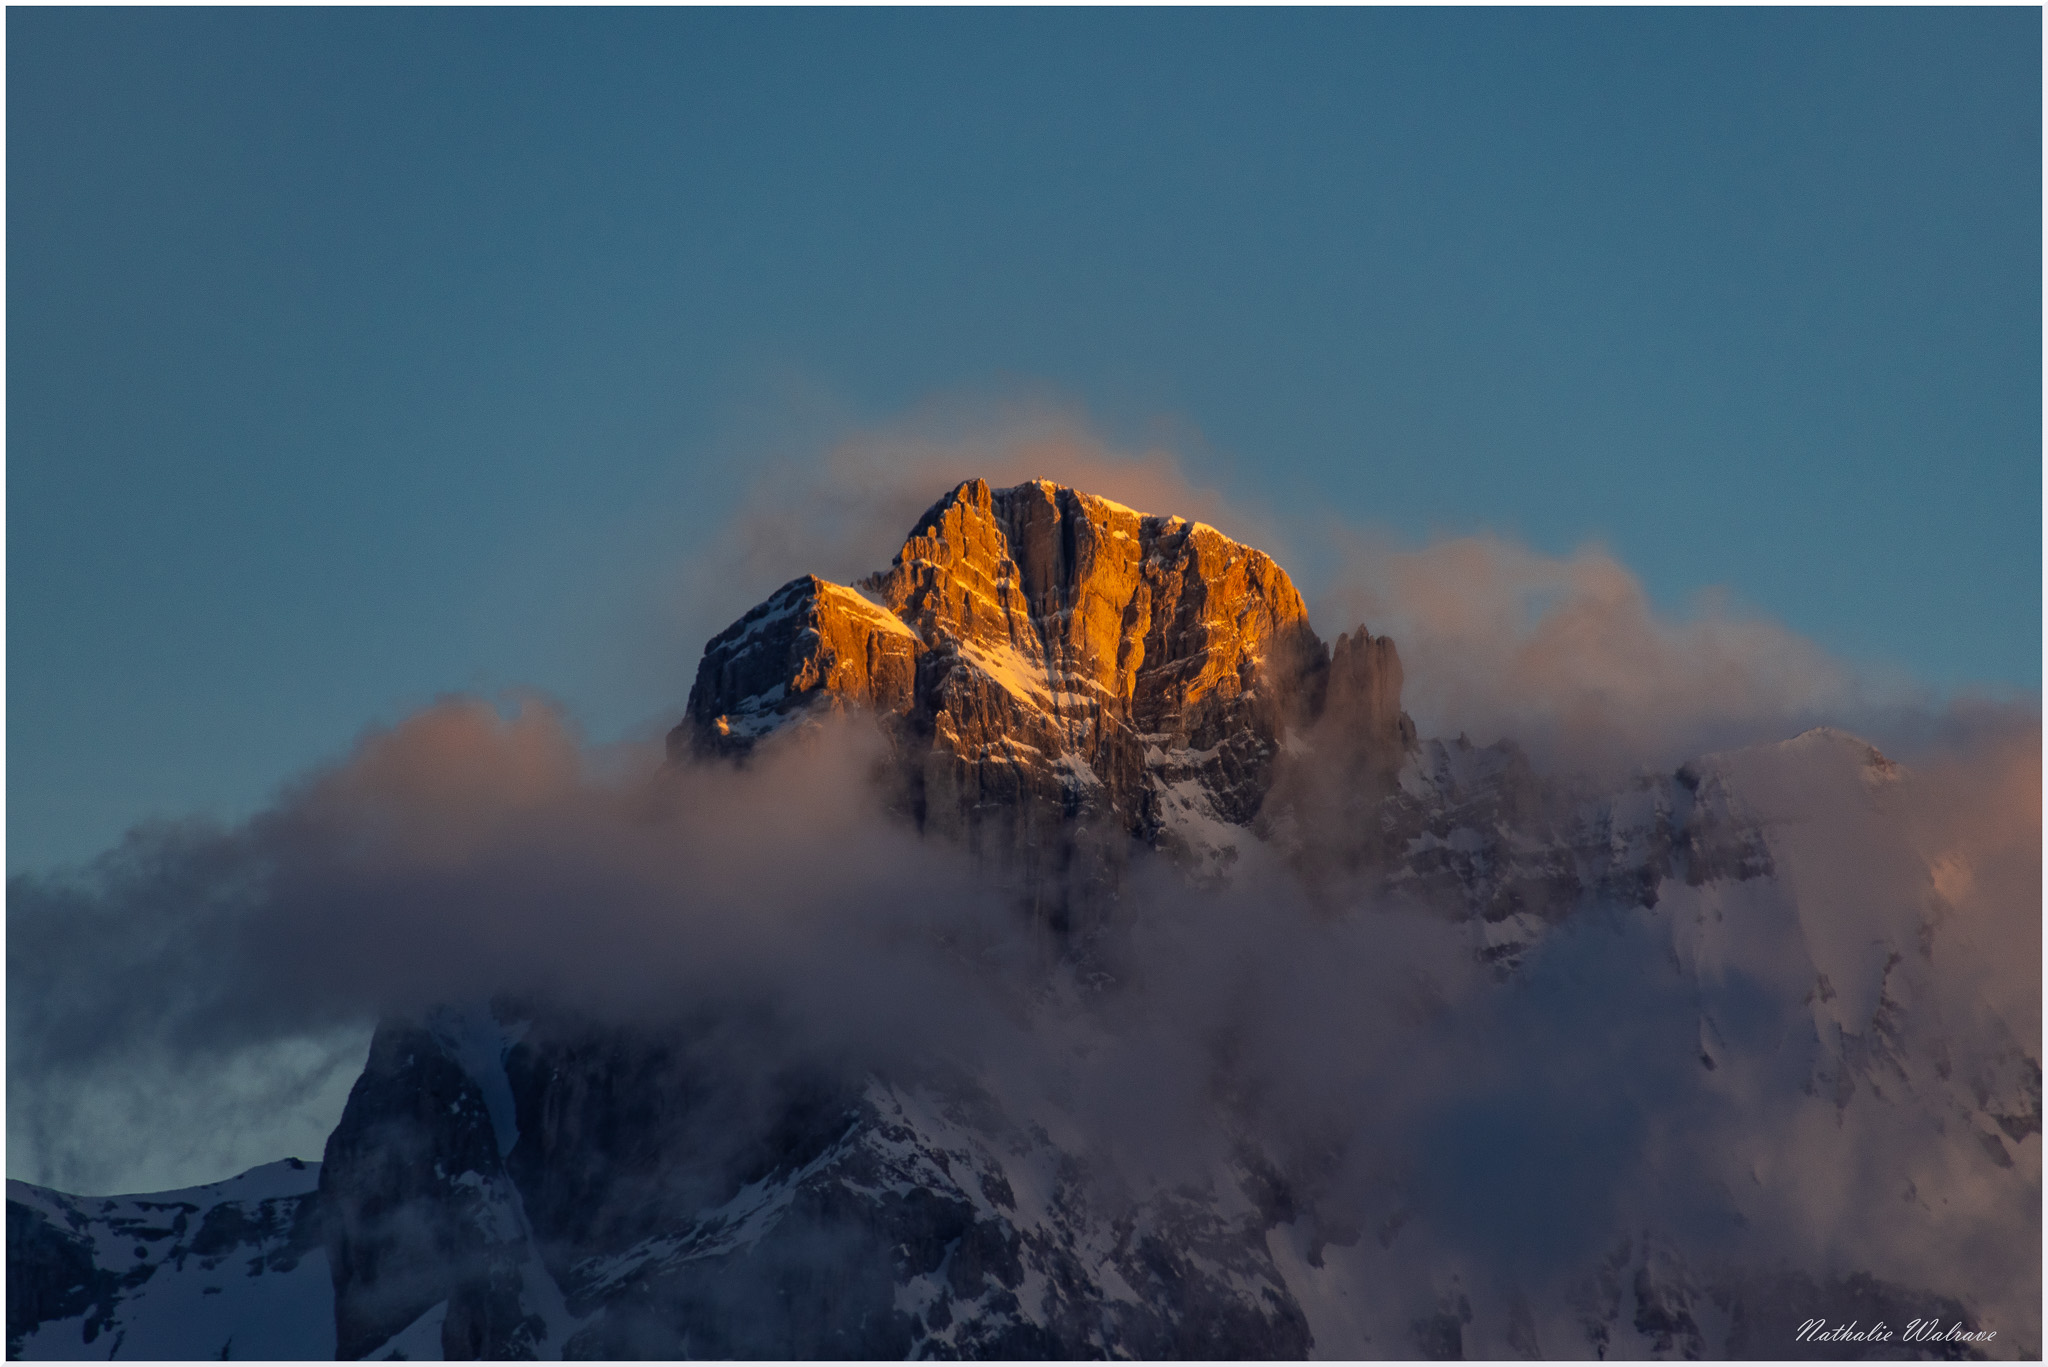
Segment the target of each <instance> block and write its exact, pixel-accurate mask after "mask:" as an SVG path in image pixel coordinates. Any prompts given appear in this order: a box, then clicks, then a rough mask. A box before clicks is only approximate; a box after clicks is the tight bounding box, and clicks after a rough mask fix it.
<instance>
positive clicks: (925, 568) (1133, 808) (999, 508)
mask: <svg viewBox="0 0 2048 1367" xmlns="http://www.w3.org/2000/svg"><path fill="white" fill-rule="evenodd" d="M1339 646H1340V648H1339V651H1338V655H1337V658H1336V660H1335V662H1334V666H1333V662H1332V659H1331V656H1330V653H1329V650H1328V649H1327V647H1325V646H1324V644H1323V643H1322V641H1321V640H1320V639H1318V638H1317V636H1316V633H1315V631H1314V630H1313V629H1312V628H1311V627H1310V626H1309V622H1308V613H1307V609H1306V608H1305V607H1304V606H1303V604H1302V600H1301V595H1300V594H1299V593H1298V592H1297V591H1296V590H1295V587H1294V584H1293V582H1292V581H1291V580H1290V579H1289V578H1288V577H1287V573H1286V571H1285V570H1283V569H1281V568H1280V567H1279V566H1278V565H1277V564H1275V563H1274V562H1273V560H1272V559H1271V557H1269V556H1267V555H1266V554H1264V553H1263V552H1261V551H1258V550H1254V549H1253V548H1251V547H1249V546H1246V545H1243V544H1241V543H1239V542H1236V541H1233V540H1231V539H1230V538H1229V537H1226V536H1224V535H1223V534H1222V533H1221V532H1219V531H1217V530H1216V529H1215V528H1213V527H1209V526H1207V525H1205V524H1202V523H1199V522H1189V521H1187V520H1186V519H1184V518H1178V517H1158V516H1151V515H1147V514H1143V513H1139V512H1135V511H1133V510H1132V509H1129V508H1126V507H1124V506H1123V505H1121V504H1118V503H1113V502H1110V501H1109V500H1107V499H1103V498H1097V497H1095V496H1093V495H1090V494H1085V493H1082V492H1080V491H1079V490H1075V489H1070V488H1066V487H1064V486H1061V485H1057V484H1051V483H1047V482H1044V481H1037V482H1033V483H1029V484H1020V485H1017V486H1016V487H1014V488H1009V489H991V488H990V487H989V486H988V485H987V484H986V483H985V482H983V481H980V480H973V481H969V482H968V483H965V484H962V485H960V486H959V487H958V488H956V489H954V490H953V491H952V492H951V493H949V494H947V495H946V496H945V497H944V498H942V499H940V500H939V502H938V503H936V504H934V505H933V506H932V508H931V509H930V510H929V511H928V512H927V513H925V515H924V516H923V517H922V518H920V519H919V520H918V523H917V525H916V526H915V527H914V528H912V529H911V533H910V535H909V537H908V538H907V539H906V540H905V542H904V544H903V548H902V549H901V550H900V551H899V552H897V554H896V557H895V560H894V562H893V563H892V564H891V565H890V566H889V568H888V569H886V570H884V571H882V572H881V573H878V574H875V575H872V576H870V577H869V578H867V579H865V580H863V581H862V582H861V583H860V584H859V585H857V586H855V587H852V588H846V587H841V586H839V585H834V584H827V583H825V582H823V581H822V580H818V579H815V578H807V579H799V580H796V581H794V582H793V583H791V584H789V585H786V586H785V587H784V588H782V589H780V590H778V591H777V592H776V593H775V594H774V595H773V596H772V597H770V598H769V599H768V601H767V602H765V603H763V604H762V605H761V606H759V607H757V608H755V609H754V610H753V611H751V612H749V613H747V614H746V615H745V616H744V617H742V618H741V619H740V620H739V621H738V622H736V623H734V624H733V625H732V626H731V627H729V628H727V629H726V630H725V631H723V632H721V633H720V634H719V635H718V636H716V637H714V638H713V639H712V641H711V642H710V644H709V645H708V646H707V647H706V648H705V653H704V659H703V662H702V664H701V665H700V666H699V668H698V671H697V680H696V685H695V687H694V688H692V690H691V693H690V701H689V707H688V715H687V716H686V718H685V720H684V721H683V723H682V724H681V725H680V726H678V727H677V728H676V730H675V731H674V732H673V733H672V734H671V735H670V737H669V747H670V752H671V754H672V755H674V756H676V757H678V758H681V757H685V756H692V755H695V756H703V755H724V756H733V755H743V754H745V753H746V752H747V751H748V750H750V749H751V748H752V747H753V746H754V745H756V744H757V743H759V742H760V741H761V740H762V739H764V738H765V737H767V736H769V735H771V734H773V733H774V732H775V731H777V730H779V729H781V728H782V727H784V726H786V725H788V724H790V723H791V722H795V721H800V720H801V719H803V718H805V717H808V716H813V715H816V714H817V713H819V712H821V711H834V710H843V709H847V708H853V707H859V708H866V709H871V710H872V711H874V712H875V713H876V714H878V715H879V716H880V717H881V718H882V719H883V720H884V723H885V726H886V728H887V730H888V732H889V734H890V735H891V737H892V739H893V740H894V742H895V744H896V746H897V749H898V753H899V756H900V758H901V760H902V770H903V774H904V776H905V782H906V790H907V792H908V797H907V799H906V801H907V804H908V805H909V807H910V808H911V809H912V811H913V812H914V814H915V815H916V816H917V818H918V819H919V820H920V822H921V823H922V824H923V825H924V826H925V827H926V828H927V829H930V830H934V831H937V832H940V833H943V834H947V835H950V836H954V837H957V838H960V839H962V840H964V841H965V842H966V843H967V844H968V845H970V846H971V847H973V848H976V849H978V850H981V851H983V852H985V853H989V854H993V855H995V856H997V857H999V858H1004V859H1012V858H1018V857H1020V856H1022V855H1024V854H1025V852H1039V854H1040V856H1041V857H1040V858H1039V859H1038V860H1037V864H1036V867H1035V871H1036V872H1038V873H1041V874H1044V873H1048V872H1050V873H1052V874H1055V875H1057V874H1058V873H1060V872H1061V871H1062V870H1061V869H1059V868H1052V869H1048V868H1047V867H1046V860H1045V858H1044V857H1043V856H1044V854H1045V852H1057V855H1056V858H1055V859H1054V861H1053V862H1054V863H1055V864H1058V863H1061V862H1065V863H1071V862H1072V861H1073V859H1074V858H1075V856H1076V854H1077V852H1078V853H1079V854H1080V855H1081V856H1082V858H1083V861H1084V863H1085V862H1086V858H1087V855H1088V851H1089V850H1090V838H1091V836H1092V837H1093V838H1094V840H1095V846H1094V848H1095V851H1096V853H1097V854H1099V855H1100V856H1101V857H1103V858H1109V859H1111V860H1113V857H1114V850H1115V848H1116V846H1117V845H1118V844H1119V843H1120V841H1121V839H1122V838H1124V837H1134V838H1136V839H1137V840H1138V841H1140V842H1142V843H1144V844H1148V845H1153V846H1163V847H1165V848H1168V849H1171V850H1174V851H1176V852H1179V853H1181V854H1183V855H1185V856H1187V857H1189V858H1190V859H1191V860H1192V861H1194V862H1197V863H1202V862H1213V863H1227V862H1228V861H1229V859H1230V858H1231V857H1232V856H1233V854H1234V852H1235V842H1236V841H1237V840H1238V838H1239V837H1240V834H1241V833H1242V832H1243V830H1244V828H1245V827H1246V826H1248V824H1249V823H1251V822H1252V821H1253V819H1254V818H1255V817H1256V816H1257V815H1258V813H1259V811H1260V809H1261V807H1262V806H1263V805H1264V803H1265V801H1266V797H1267V794H1268V792H1269V791H1270V790H1271V789H1272V787H1273V784H1274V777H1275V773H1276V767H1277V765H1278V762H1279V759H1280V756H1281V754H1282V752H1283V751H1284V750H1285V749H1286V746H1287V738H1288V736H1289V734H1290V733H1293V732H1300V731H1303V730H1305V729H1307V728H1310V727H1312V726H1314V727H1317V728H1318V734H1319V735H1324V736H1327V737H1328V738H1329V740H1330V741H1331V743H1332V744H1333V745H1334V746H1335V747H1336V748H1337V749H1339V750H1341V751H1343V752H1344V753H1345V754H1346V755H1347V756H1348V757H1349V759H1350V760H1351V761H1352V762H1355V763H1356V764H1357V765H1358V766H1359V767H1360V768H1361V771H1363V770H1371V771H1373V772H1383V771H1384V772H1391V771H1392V770H1393V769H1395V768H1398V767H1399V764H1400V760H1401V757H1402V755H1403V754H1404V753H1405V748H1406V747H1407V746H1408V745H1410V744H1412V742H1413V739H1414V728H1413V727H1412V725H1410V724H1409V723H1408V722H1407V720H1406V718H1405V717H1404V716H1403V715H1402V713H1401V711H1400V689H1401V669H1400V661H1399V658H1398V657H1397V656H1396V654H1395V652H1394V647H1393V643H1392V642H1391V641H1388V640H1386V639H1385V638H1374V637H1371V636H1369V635H1368V634H1367V633H1366V632H1365V631H1364V629H1363V628H1361V629H1360V630H1359V631H1358V633H1357V634H1356V636H1355V637H1353V636H1346V637H1344V638H1342V639H1341V640H1340V642H1339ZM1326 694H1327V696H1328V698H1329V699H1330V701H1331V705H1330V706H1329V707H1327V708H1326V707H1325V698H1326ZM1026 862H1027V863H1030V862H1032V861H1031V860H1030V859H1028V858H1027V859H1026ZM1088 871H1089V870H1088V869H1086V868H1084V869H1083V873H1084V874H1085V873H1086V872H1088Z"/></svg>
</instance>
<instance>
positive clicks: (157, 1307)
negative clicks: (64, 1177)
mask: <svg viewBox="0 0 2048 1367" xmlns="http://www.w3.org/2000/svg"><path fill="white" fill-rule="evenodd" d="M319 1180H320V1165H319V1164H317V1163H302V1162H300V1161H299V1160H298V1159H296V1158H287V1159H285V1160H284V1161H282V1162H278V1163H267V1164H265V1165H264V1166H262V1167H260V1168H253V1169H251V1170H250V1171H248V1172H245V1173H243V1174H242V1175H241V1176H239V1177H233V1178H229V1179H228V1180H227V1181H225V1182H215V1183H212V1184H210V1185H207V1186H202V1187H190V1188H186V1189H185V1190H182V1191H163V1192H154V1193H151V1194H148V1195H142V1196H110V1197H88V1196H66V1195H63V1194H62V1193H60V1192H54V1191H50V1190H48V1189H47V1188H44V1187H37V1186H31V1185H30V1184H28V1183H26V1182H15V1181H10V1182H9V1183H8V1184H7V1355H8V1356H9V1357H10V1358H24V1359H35V1358H143V1359H149V1358H174V1359H175V1358H226V1357H235V1358H258V1359H263V1358H315V1359H317V1358H332V1357H333V1356H334V1309H333V1308H334V1291H333V1286H332V1280H331V1278H330V1277H329V1275H328V1266H327V1253H326V1250H325V1249H324V1248H323V1247H322V1245H321V1242H320V1224H319V1218H318V1207H319V1199H318V1194H317V1191H318V1184H319Z"/></svg>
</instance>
